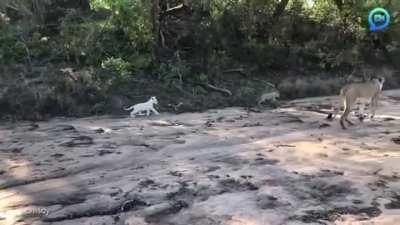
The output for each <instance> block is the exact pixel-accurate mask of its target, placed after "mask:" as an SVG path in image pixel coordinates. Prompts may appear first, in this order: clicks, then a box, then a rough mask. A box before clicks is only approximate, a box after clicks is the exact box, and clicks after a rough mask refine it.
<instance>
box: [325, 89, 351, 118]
mask: <svg viewBox="0 0 400 225" xmlns="http://www.w3.org/2000/svg"><path fill="white" fill-rule="evenodd" d="M346 91H347V87H346V86H345V87H343V88H342V89H341V90H340V95H339V106H338V107H337V108H335V107H332V108H333V113H329V114H328V116H327V117H326V119H327V120H333V119H335V117H336V115H337V114H339V111H340V108H341V107H343V106H344V97H345V93H346Z"/></svg>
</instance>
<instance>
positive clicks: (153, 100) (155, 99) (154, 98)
mask: <svg viewBox="0 0 400 225" xmlns="http://www.w3.org/2000/svg"><path fill="white" fill-rule="evenodd" d="M150 101H151V102H153V104H155V105H157V104H158V101H157V98H156V97H154V96H153V97H151V98H150Z"/></svg>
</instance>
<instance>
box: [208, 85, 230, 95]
mask: <svg viewBox="0 0 400 225" xmlns="http://www.w3.org/2000/svg"><path fill="white" fill-rule="evenodd" d="M203 85H204V86H206V87H208V88H210V89H211V90H214V91H218V92H222V93H225V94H227V95H229V96H232V92H231V91H230V90H228V89H226V88H220V87H216V86H214V85H212V84H203Z"/></svg>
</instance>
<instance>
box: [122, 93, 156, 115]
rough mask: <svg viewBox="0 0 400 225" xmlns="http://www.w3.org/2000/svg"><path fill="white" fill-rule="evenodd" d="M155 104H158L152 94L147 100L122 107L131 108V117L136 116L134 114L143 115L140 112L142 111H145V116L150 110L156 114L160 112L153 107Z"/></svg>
mask: <svg viewBox="0 0 400 225" xmlns="http://www.w3.org/2000/svg"><path fill="white" fill-rule="evenodd" d="M157 104H158V101H157V98H156V97H154V96H153V97H151V98H150V99H149V100H148V101H147V102H144V103H139V104H136V105H133V106H131V107H129V108H124V110H126V111H129V110H132V112H131V117H136V115H140V116H142V115H144V114H143V113H142V112H144V111H146V116H150V111H152V112H153V113H154V114H156V115H159V114H160V113H158V112H157V110H156V109H155V108H154V105H157Z"/></svg>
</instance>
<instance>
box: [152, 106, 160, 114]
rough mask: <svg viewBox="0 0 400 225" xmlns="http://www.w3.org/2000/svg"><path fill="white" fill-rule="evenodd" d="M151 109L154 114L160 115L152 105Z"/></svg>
mask: <svg viewBox="0 0 400 225" xmlns="http://www.w3.org/2000/svg"><path fill="white" fill-rule="evenodd" d="M151 111H153V112H154V114H156V115H160V113H159V112H157V110H156V109H155V108H154V107H151Z"/></svg>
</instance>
